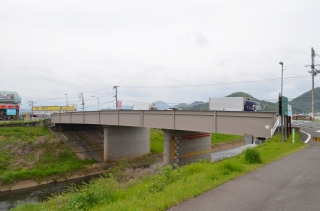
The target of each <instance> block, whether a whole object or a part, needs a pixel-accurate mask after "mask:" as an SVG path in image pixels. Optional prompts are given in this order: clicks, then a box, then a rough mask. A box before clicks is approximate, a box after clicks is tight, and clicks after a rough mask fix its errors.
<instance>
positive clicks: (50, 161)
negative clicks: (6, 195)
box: [0, 127, 95, 185]
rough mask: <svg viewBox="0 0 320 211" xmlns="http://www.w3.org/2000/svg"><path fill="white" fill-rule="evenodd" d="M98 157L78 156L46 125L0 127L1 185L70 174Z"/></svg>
mask: <svg viewBox="0 0 320 211" xmlns="http://www.w3.org/2000/svg"><path fill="white" fill-rule="evenodd" d="M92 163H95V161H89V160H79V159H78V158H77V157H76V155H75V154H74V153H73V152H72V151H71V149H70V148H69V147H67V146H66V145H65V144H64V143H63V142H62V141H61V140H59V139H56V138H55V137H54V135H53V134H52V133H51V132H50V131H49V130H48V128H46V127H7V128H0V185H1V184H10V183H12V182H15V181H20V180H26V179H35V180H36V181H37V182H39V183H40V182H41V181H43V180H44V179H45V178H46V177H48V176H50V177H51V178H52V180H53V181H56V180H58V179H62V178H67V177H68V175H69V174H70V173H71V172H72V171H75V170H79V169H83V168H85V166H86V165H88V164H92Z"/></svg>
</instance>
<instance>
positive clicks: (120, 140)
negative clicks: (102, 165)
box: [51, 110, 278, 165]
mask: <svg viewBox="0 0 320 211" xmlns="http://www.w3.org/2000/svg"><path fill="white" fill-rule="evenodd" d="M277 121H278V117H277V115H276V113H275V112H231V111H181V110H170V111H169V110H161V111H148V110H146V111H144V110H141V111H132V110H131V111H126V110H113V111H94V112H70V113H57V114H52V116H51V123H52V125H53V126H54V128H55V130H56V131H72V130H85V129H86V128H87V129H90V128H91V129H92V127H95V128H97V127H98V128H101V130H102V128H103V161H104V162H107V161H113V160H119V159H121V158H124V157H136V156H141V155H145V154H148V153H150V130H149V128H161V129H163V131H164V163H165V164H169V163H178V164H179V165H183V164H186V163H189V162H193V161H196V160H199V159H210V152H211V133H226V134H239V135H244V134H248V135H251V136H255V137H266V138H269V137H271V136H272V135H273V133H274V131H275V129H276V127H277V125H278V122H277ZM77 128H78V129H77Z"/></svg>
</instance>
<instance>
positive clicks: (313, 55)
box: [311, 48, 315, 122]
mask: <svg viewBox="0 0 320 211" xmlns="http://www.w3.org/2000/svg"><path fill="white" fill-rule="evenodd" d="M314 57H315V53H314V50H313V48H311V71H312V121H313V122H314V75H315V71H314Z"/></svg>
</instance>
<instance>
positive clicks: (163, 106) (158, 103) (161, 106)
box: [154, 101, 171, 110]
mask: <svg viewBox="0 0 320 211" xmlns="http://www.w3.org/2000/svg"><path fill="white" fill-rule="evenodd" d="M154 104H156V107H157V109H159V110H163V109H168V108H171V106H170V105H169V104H167V103H165V102H163V101H156V102H154Z"/></svg>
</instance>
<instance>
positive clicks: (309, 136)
mask: <svg viewBox="0 0 320 211" xmlns="http://www.w3.org/2000/svg"><path fill="white" fill-rule="evenodd" d="M300 131H301V132H302V133H305V134H307V135H308V138H307V140H306V141H305V142H304V143H305V144H306V143H308V141H309V140H310V138H311V135H310V134H309V133H306V132H303V131H302V130H300Z"/></svg>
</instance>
